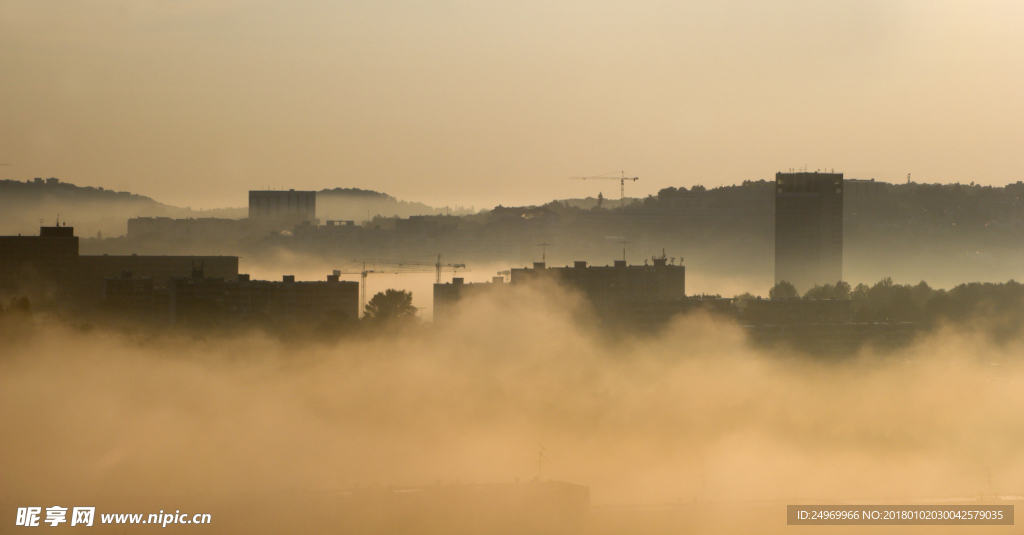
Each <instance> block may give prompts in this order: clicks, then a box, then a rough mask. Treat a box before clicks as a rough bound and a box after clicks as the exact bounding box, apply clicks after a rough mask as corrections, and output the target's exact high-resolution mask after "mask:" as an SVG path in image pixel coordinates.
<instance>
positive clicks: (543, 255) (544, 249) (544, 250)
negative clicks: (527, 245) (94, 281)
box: [536, 242, 555, 263]
mask: <svg viewBox="0 0 1024 535" xmlns="http://www.w3.org/2000/svg"><path fill="white" fill-rule="evenodd" d="M554 245H555V244H553V243H548V242H544V243H538V244H537V245H536V247H540V248H541V249H540V261H541V262H545V263H546V262H547V261H548V247H554Z"/></svg>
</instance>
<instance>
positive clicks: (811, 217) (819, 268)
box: [775, 172, 843, 292]
mask: <svg viewBox="0 0 1024 535" xmlns="http://www.w3.org/2000/svg"><path fill="white" fill-rule="evenodd" d="M842 278H843V174H842V173H817V172H815V173H776V174H775V282H776V283H778V282H779V281H788V282H790V283H791V284H793V285H794V286H796V288H797V290H798V291H800V292H804V291H806V290H808V289H809V288H811V287H812V286H814V285H815V284H835V283H836V282H837V281H840V280H842Z"/></svg>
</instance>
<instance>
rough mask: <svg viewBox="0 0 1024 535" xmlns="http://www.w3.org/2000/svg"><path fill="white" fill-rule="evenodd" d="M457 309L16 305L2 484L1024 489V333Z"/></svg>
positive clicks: (554, 300)
mask: <svg viewBox="0 0 1024 535" xmlns="http://www.w3.org/2000/svg"><path fill="white" fill-rule="evenodd" d="M464 304H465V306H464V307H463V308H462V313H461V314H459V315H458V316H457V317H456V318H455V319H454V321H452V322H451V323H450V324H448V325H444V326H436V327H433V328H426V327H424V328H412V329H411V330H409V331H408V332H404V333H401V336H396V333H394V332H388V333H381V334H379V335H367V336H354V337H351V338H344V339H342V340H340V341H339V342H337V343H324V342H301V343H286V342H282V341H280V340H278V339H276V338H271V337H268V336H266V335H264V334H261V333H259V332H250V333H247V334H242V335H238V334H234V335H225V336H205V337H204V336H188V335H183V334H180V333H179V334H167V335H161V336H159V337H156V338H146V337H142V336H132V335H125V334H117V333H112V332H108V331H104V330H93V331H90V332H80V331H76V330H73V329H71V328H69V327H65V326H61V325H58V324H56V323H53V322H50V321H48V320H39V321H37V322H36V323H35V324H34V325H32V326H31V327H30V328H25V327H24V326H22V327H15V326H13V324H11V323H8V324H7V325H6V326H5V327H4V329H5V331H4V332H3V337H4V340H3V341H4V346H5V349H4V351H3V353H2V355H3V357H2V361H0V386H2V387H0V426H2V428H3V429H4V430H5V433H4V436H3V438H2V440H0V471H2V474H3V481H4V484H3V490H2V495H0V499H2V500H3V501H4V502H5V503H7V504H8V505H10V506H12V507H15V506H23V505H24V504H25V503H28V502H32V503H35V502H36V501H39V500H42V501H44V502H46V503H47V505H49V502H51V501H55V503H61V500H64V501H68V500H71V499H77V500H90V499H95V500H104V499H106V500H111V499H112V500H114V501H115V502H117V500H119V499H120V500H121V502H117V503H127V502H126V501H125V500H127V501H129V502H130V501H131V500H136V499H140V498H139V497H140V496H189V497H191V499H192V500H193V501H194V502H197V503H199V504H201V505H202V506H203V507H205V509H209V511H208V512H212V513H214V514H215V516H216V514H217V513H218V508H222V509H223V507H225V505H224V503H226V501H230V500H231V499H232V497H237V496H239V495H247V494H251V493H260V492H311V491H312V492H316V491H328V490H336V489H343V488H351V487H357V486H363V487H365V486H372V485H381V486H384V485H431V484H436V483H437V482H442V483H452V482H456V481H458V482H463V483H468V482H478V483H483V482H510V481H513V480H515V479H516V478H520V479H521V480H530V479H532V478H534V477H538V476H539V477H541V478H542V479H545V480H546V479H555V480H562V481H568V482H573V483H578V484H583V485H589V486H590V490H591V501H592V503H593V504H595V505H602V504H635V503H668V502H678V501H683V502H691V501H703V502H722V501H732V500H778V501H787V500H791V502H790V503H795V502H793V501H792V500H803V503H812V502H813V501H814V500H825V499H827V500H857V499H861V500H879V499H891V498H907V499H918V498H937V497H958V496H959V497H976V496H978V495H980V494H984V495H992V494H1002V495H1015V494H1024V492H1022V488H1024V481H1022V479H1024V476H1022V474H1024V471H1022V468H1024V463H1022V461H1024V450H1022V448H1021V444H1024V423H1022V422H1024V392H1022V390H1021V388H1020V386H1021V385H1022V384H1024V367H1022V366H1021V363H1020V359H1019V355H1021V354H1024V351H1022V349H1024V344H1022V343H1021V341H1020V340H1013V341H1010V342H1007V343H1004V344H1002V345H995V344H992V343H990V342H988V340H987V339H986V338H985V337H984V336H982V335H978V334H975V333H973V332H963V331H953V330H948V329H947V330H941V331H939V332H938V333H936V334H934V335H930V336H928V337H927V338H924V339H921V340H919V341H918V342H917V343H915V344H914V345H912V346H911V347H909V348H907V349H905V350H903V351H900V352H898V353H889V354H886V355H874V354H872V353H870V352H866V353H862V354H860V355H858V356H857V357H856V358H854V359H851V360H843V361H834V360H815V359H812V358H810V357H805V356H798V355H795V354H790V353H788V352H786V351H784V350H779V351H775V352H760V351H757V350H754V349H751V348H750V347H749V346H748V345H747V342H746V341H745V339H744V335H743V333H742V332H741V329H740V328H738V327H736V326H734V325H732V324H729V323H726V322H724V321H721V320H715V319H712V318H709V317H704V316H700V315H695V316H688V317H680V318H677V319H676V320H675V321H673V322H672V323H671V324H670V325H669V326H668V327H667V328H666V329H664V331H663V332H661V333H659V334H657V335H654V336H648V337H641V338H615V337H612V336H610V335H608V334H607V333H603V332H600V331H598V330H594V329H591V328H588V327H584V326H583V325H584V324H585V323H584V322H582V321H580V320H581V319H584V320H585V319H586V318H587V314H588V312H587V311H586V310H585V309H584V308H583V307H582V305H581V301H580V299H579V298H578V296H575V295H572V294H568V293H564V292H563V291H561V290H556V289H554V288H541V290H540V291H538V290H533V289H527V288H519V287H515V288H514V291H512V292H510V293H508V294H507V295H505V296H504V297H501V298H487V299H484V298H477V299H472V300H469V301H467V302H465V303H464ZM587 323H590V322H587ZM540 447H543V448H544V456H545V460H544V461H543V462H542V464H541V465H540V467H539V470H538V463H537V460H538V451H539V448H540ZM165 502H166V500H165ZM162 507H164V506H162ZM204 512H207V511H204ZM220 518H222V519H223V522H225V523H229V518H227V515H226V514H221V515H220ZM783 524H784V521H783ZM723 529H724V528H723Z"/></svg>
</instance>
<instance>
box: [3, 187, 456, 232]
mask: <svg viewBox="0 0 1024 535" xmlns="http://www.w3.org/2000/svg"><path fill="white" fill-rule="evenodd" d="M445 213H450V214H451V215H465V214H471V213H474V212H473V210H472V208H469V209H467V208H465V207H460V206H454V207H450V208H449V207H442V208H436V207H433V206H428V205H426V204H423V203H419V202H408V201H402V200H398V199H396V198H394V197H392V196H391V195H388V194H386V193H381V192H378V191H372V190H363V189H358V188H334V189H324V190H320V191H318V192H317V217H319V218H320V220H321V221H324V220H328V219H332V220H354V221H363V220H365V219H366V218H367V216H368V215H369V217H370V218H373V217H374V216H378V215H379V216H383V217H394V216H399V217H409V216H412V215H434V214H445ZM248 215H249V210H248V208H246V207H242V208H215V209H212V210H193V209H191V208H181V207H177V206H171V205H168V204H163V203H161V202H158V201H156V200H154V199H151V198H149V197H146V196H144V195H138V194H135V193H129V192H126V191H114V190H109V189H104V188H94V187H88V186H85V187H81V186H76V185H74V184H71V183H68V182H61V181H60V180H59V179H56V178H48V179H45V180H44V179H35V180H29V181H27V182H20V181H17V180H0V235H15V234H26V235H31V234H36V233H37V232H39V226H40V220H43V222H44V223H45V224H47V225H52V224H53V222H54V221H55V220H56V218H57V217H58V216H59V217H60V219H61V221H66V222H68V224H69V225H71V226H74V227H75V233H76V234H77V235H78V236H82V237H95V236H96V235H97V233H101V234H102V236H104V237H115V236H122V235H124V234H125V233H126V232H127V230H128V219H129V218H132V217H173V218H182V219H183V218H189V217H193V218H200V217H217V218H226V219H241V218H244V217H248Z"/></svg>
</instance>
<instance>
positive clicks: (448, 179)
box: [0, 0, 1024, 207]
mask: <svg viewBox="0 0 1024 535" xmlns="http://www.w3.org/2000/svg"><path fill="white" fill-rule="evenodd" d="M1022 94H1024V2H1020V1H1019V0H1006V1H987V2H986V1H978V2H949V1H941V0H923V1H900V0H886V1H875V0H830V1H810V0H774V1H764V0H716V1H714V2H711V1H702V2H688V1H680V0H673V1H660V2H659V1H636V0H634V1H629V2H606V1H601V0H586V1H572V2H551V1H544V2H540V1H533V0H518V1H515V2H505V1H494V0H492V1H486V2H482V1H481V2H473V1H463V0H451V1H423V2H414V1H390V0H374V1H357V0H348V1H344V2H328V1H324V2H314V1H308V2H264V1H253V2H244V1H234V0H179V1H169V0H168V1H156V0H139V1H111V0H98V1H93V2H73V1H39V0H0V162H11V163H13V164H14V165H13V166H10V167H0V178H14V179H18V180H25V179H28V178H32V177H36V176H42V177H50V176H56V177H59V178H61V179H63V180H66V181H70V182H75V183H77V184H79V185H92V186H103V187H107V188H114V189H121V190H131V191H134V192H138V193H142V194H145V195H150V196H152V197H155V198H157V199H158V200H161V201H164V202H168V203H172V204H177V205H182V206H185V205H190V206H193V207H215V206H227V205H230V206H242V205H244V204H246V202H247V197H246V193H245V192H246V190H248V189H260V188H261V187H265V186H273V187H286V188H296V189H319V188H325V187H359V188H369V189H375V190H381V191H385V192H388V193H390V194H392V195H395V196H398V197H400V198H404V199H410V200H420V201H424V202H428V203H431V204H435V205H444V204H464V205H475V206H477V207H480V206H491V205H494V204H499V203H501V204H506V205H507V204H525V203H538V202H544V201H547V200H550V199H553V198H561V197H570V196H585V195H596V194H597V192H598V191H603V192H604V194H605V195H606V196H608V197H613V198H614V197H617V196H618V183H617V182H610V181H609V182H580V181H570V180H568V177H570V176H576V175H582V174H602V173H606V172H609V171H618V170H625V171H626V172H627V173H629V174H631V175H636V176H639V177H641V179H640V181H639V182H637V183H635V184H632V183H631V184H627V186H626V188H627V195H632V196H642V195H647V194H651V193H656V192H657V191H658V189H660V188H663V187H667V186H680V185H685V186H691V185H693V184H697V183H700V184H704V185H707V186H713V185H719V184H729V183H734V182H740V181H742V180H745V179H762V178H772V176H773V174H774V173H775V172H776V171H779V170H785V169H788V168H790V167H799V166H802V165H807V166H808V167H809V168H810V169H812V170H813V169H816V168H829V169H832V168H834V169H835V170H836V171H844V172H846V173H847V176H849V177H855V178H871V177H875V178H878V179H885V180H891V181H901V180H905V178H906V174H907V173H908V172H911V173H913V178H914V179H915V180H916V181H926V182H955V181H961V182H970V181H975V182H980V183H983V184H996V185H1002V184H1005V183H1007V182H1011V181H1017V180H1021V179H1024V172H1022V166H1024V130H1022V125H1024V99H1022Z"/></svg>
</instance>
